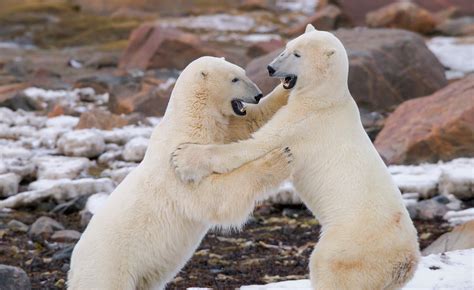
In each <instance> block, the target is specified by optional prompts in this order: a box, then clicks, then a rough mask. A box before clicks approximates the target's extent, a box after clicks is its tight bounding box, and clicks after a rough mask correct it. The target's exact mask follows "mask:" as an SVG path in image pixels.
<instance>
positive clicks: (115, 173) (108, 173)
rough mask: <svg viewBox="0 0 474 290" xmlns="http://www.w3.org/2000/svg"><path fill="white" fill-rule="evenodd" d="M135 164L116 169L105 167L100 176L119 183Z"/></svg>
mask: <svg viewBox="0 0 474 290" xmlns="http://www.w3.org/2000/svg"><path fill="white" fill-rule="evenodd" d="M135 167H136V166H129V167H122V168H118V169H106V170H104V171H103V172H102V174H101V175H100V176H101V177H109V178H111V179H112V180H113V181H115V183H117V184H119V183H120V182H122V180H123V179H124V178H125V177H127V175H128V174H129V173H130V172H131V171H132V170H133V169H135Z"/></svg>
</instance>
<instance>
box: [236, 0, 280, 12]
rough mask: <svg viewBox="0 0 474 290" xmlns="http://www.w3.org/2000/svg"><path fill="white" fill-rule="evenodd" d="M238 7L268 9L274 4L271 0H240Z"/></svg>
mask: <svg viewBox="0 0 474 290" xmlns="http://www.w3.org/2000/svg"><path fill="white" fill-rule="evenodd" d="M240 2H241V3H240V6H239V8H240V9H242V10H248V11H253V10H269V9H271V8H273V7H274V6H275V3H274V1H272V0H242V1H240Z"/></svg>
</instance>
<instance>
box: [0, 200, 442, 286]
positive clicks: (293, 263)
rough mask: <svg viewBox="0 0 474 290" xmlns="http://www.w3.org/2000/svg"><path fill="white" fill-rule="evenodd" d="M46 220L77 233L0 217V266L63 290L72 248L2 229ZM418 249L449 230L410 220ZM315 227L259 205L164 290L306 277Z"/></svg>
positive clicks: (291, 211)
mask: <svg viewBox="0 0 474 290" xmlns="http://www.w3.org/2000/svg"><path fill="white" fill-rule="evenodd" d="M43 215H48V216H50V217H52V218H54V219H56V220H57V221H59V222H61V223H62V224H63V225H64V226H65V227H66V228H67V229H75V230H80V231H82V228H81V225H80V218H79V214H78V213H77V212H76V213H72V214H66V215H64V214H45V213H44V212H41V211H38V210H35V211H32V212H24V211H21V212H20V211H18V212H11V213H1V214H0V221H1V224H0V264H9V265H14V266H19V267H21V268H23V269H24V270H25V271H26V272H27V273H28V275H29V276H30V279H31V282H32V286H33V289H62V288H65V279H66V273H67V270H68V268H69V256H70V252H71V249H72V244H57V243H53V244H51V243H48V242H45V241H44V240H41V239H39V240H34V241H32V240H30V238H29V237H28V235H27V234H26V233H22V232H12V231H10V230H8V229H6V227H5V226H3V225H5V224H6V223H8V222H9V221H10V220H11V219H17V220H19V221H21V222H23V223H25V224H27V225H31V224H32V223H33V222H34V221H35V220H36V219H37V218H38V217H40V216H43ZM415 225H416V227H417V229H418V233H419V236H420V245H421V248H424V247H426V246H427V245H429V244H430V243H431V242H432V241H434V240H435V239H436V238H437V237H439V236H440V235H441V234H443V233H445V232H447V231H449V230H450V228H449V226H447V225H446V224H445V223H444V222H443V221H441V220H438V221H433V220H431V221H415ZM319 230H320V226H319V225H318V223H317V221H316V220H315V219H314V218H313V217H312V216H311V213H310V212H309V211H308V210H306V209H305V208H304V207H302V206H292V207H288V206H285V207H283V206H272V205H266V204H265V205H261V206H259V207H258V208H257V210H256V211H255V214H254V216H253V217H252V218H251V219H250V220H249V222H248V224H247V225H246V226H245V227H244V229H243V231H240V232H237V231H234V232H227V233H222V232H219V231H213V232H210V233H208V235H207V236H206V238H205V239H204V240H203V242H202V244H201V246H200V247H199V249H198V250H197V251H196V253H195V254H194V256H193V258H192V259H191V260H190V261H189V262H188V264H187V265H186V267H185V268H184V269H183V270H182V271H181V272H180V273H179V275H178V276H177V277H176V278H175V279H174V281H173V282H172V283H170V284H169V286H168V288H167V289H186V288H187V287H197V286H199V287H210V288H213V289H234V288H237V287H239V286H241V285H248V284H265V283H270V282H275V281H281V280H291V279H303V278H308V275H307V274H308V270H307V265H308V261H309V256H310V254H311V251H312V249H313V247H314V245H315V243H316V242H317V240H318V234H319Z"/></svg>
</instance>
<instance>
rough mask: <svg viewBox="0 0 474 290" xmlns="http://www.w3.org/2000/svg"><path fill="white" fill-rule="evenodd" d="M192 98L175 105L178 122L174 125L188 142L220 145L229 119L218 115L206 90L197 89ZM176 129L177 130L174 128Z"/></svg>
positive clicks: (212, 97) (217, 109)
mask: <svg viewBox="0 0 474 290" xmlns="http://www.w3.org/2000/svg"><path fill="white" fill-rule="evenodd" d="M192 94H193V95H192V96H189V97H187V98H182V100H184V101H183V102H177V103H176V106H175V108H176V111H177V112H178V113H177V114H174V115H175V116H176V117H177V118H178V120H176V122H175V124H177V126H179V127H180V128H179V131H180V132H183V133H185V135H186V136H189V139H190V140H189V141H188V142H194V143H202V144H208V143H222V142H223V140H224V138H225V134H226V132H227V131H228V125H229V118H226V117H225V116H223V115H222V114H221V113H220V110H219V108H216V104H214V103H213V102H212V100H213V99H214V96H211V95H210V93H209V92H208V91H207V90H204V89H199V90H196V91H194V92H193V93H192ZM176 129H178V128H176Z"/></svg>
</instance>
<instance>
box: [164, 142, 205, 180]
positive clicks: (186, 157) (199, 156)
mask: <svg viewBox="0 0 474 290" xmlns="http://www.w3.org/2000/svg"><path fill="white" fill-rule="evenodd" d="M209 160H210V156H208V154H207V151H206V150H205V146H204V145H199V144H181V145H179V146H178V147H177V148H176V150H175V151H174V152H173V153H172V154H171V165H172V167H173V168H174V170H175V172H176V174H177V175H178V177H179V178H180V179H181V180H182V181H183V182H185V183H198V182H200V181H201V180H202V179H203V178H205V177H207V176H209V175H210V174H211V173H212V170H211V168H210V166H209V164H208V162H209Z"/></svg>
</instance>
